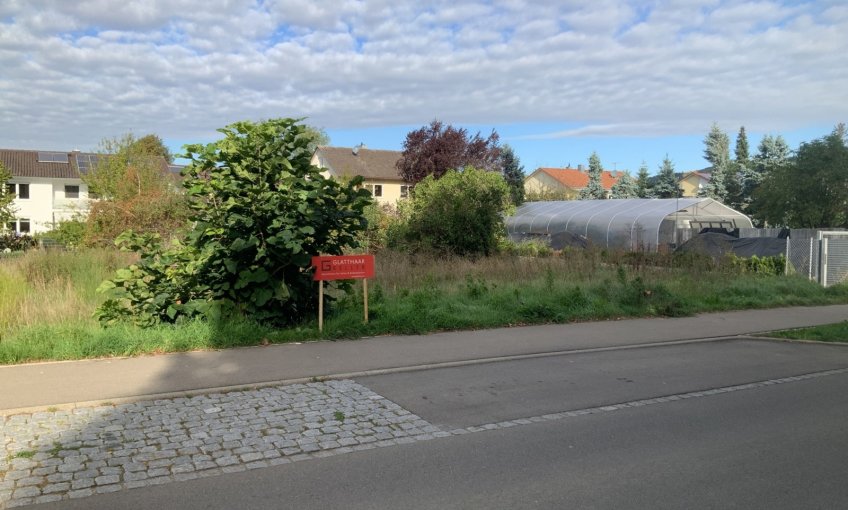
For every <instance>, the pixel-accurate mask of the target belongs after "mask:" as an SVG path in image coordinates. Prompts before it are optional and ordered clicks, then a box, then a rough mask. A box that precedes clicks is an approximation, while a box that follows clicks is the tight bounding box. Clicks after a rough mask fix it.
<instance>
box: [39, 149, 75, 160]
mask: <svg viewBox="0 0 848 510" xmlns="http://www.w3.org/2000/svg"><path fill="white" fill-rule="evenodd" d="M38 162H39V163H67V162H68V153H67V152H46V151H44V152H39V153H38Z"/></svg>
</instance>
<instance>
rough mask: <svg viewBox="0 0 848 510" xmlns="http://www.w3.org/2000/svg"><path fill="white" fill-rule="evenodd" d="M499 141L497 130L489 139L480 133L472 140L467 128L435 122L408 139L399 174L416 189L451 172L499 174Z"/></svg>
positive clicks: (399, 162)
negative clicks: (426, 180) (469, 170)
mask: <svg viewBox="0 0 848 510" xmlns="http://www.w3.org/2000/svg"><path fill="white" fill-rule="evenodd" d="M498 141H499V137H498V134H497V133H496V132H495V131H494V130H492V134H490V135H489V137H488V138H482V137H481V136H480V133H479V132H478V133H477V134H475V135H474V136H469V135H468V131H466V130H465V128H459V129H457V128H455V127H453V126H451V125H447V126H445V125H444V124H442V122H441V121H438V120H434V121H433V122H431V123H430V125H429V126H424V127H422V128H421V129H417V130H415V131H411V132H410V133H408V134H407V135H406V139H405V140H404V142H403V152H402V153H401V157H400V159H399V160H398V162H397V169H398V174H399V175H400V176H401V177H402V178H403V180H404V181H406V182H409V183H411V184H412V185H415V184H417V183H418V182H420V181H421V180H422V179H424V178H425V177H426V176H428V175H432V176H433V177H435V178H436V179H438V178H439V177H441V176H443V175H444V174H445V173H446V172H447V171H448V170H456V169H462V168H465V167H467V166H472V167H474V168H478V169H481V170H487V171H498V172H499V171H501V167H500V163H501V161H500V157H499V156H500V148H499V146H498Z"/></svg>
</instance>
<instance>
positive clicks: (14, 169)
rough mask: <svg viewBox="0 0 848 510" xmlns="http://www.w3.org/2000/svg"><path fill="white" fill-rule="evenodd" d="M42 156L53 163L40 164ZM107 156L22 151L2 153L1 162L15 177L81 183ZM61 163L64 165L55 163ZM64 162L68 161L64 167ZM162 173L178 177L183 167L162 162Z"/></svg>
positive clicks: (0, 155) (10, 150) (91, 153)
mask: <svg viewBox="0 0 848 510" xmlns="http://www.w3.org/2000/svg"><path fill="white" fill-rule="evenodd" d="M40 155H44V156H47V157H51V159H53V162H46V161H43V160H42V161H39V159H40ZM103 157H108V155H104V154H97V153H94V152H79V151H72V152H62V151H39V150H21V149H0V162H2V163H3V165H4V166H5V167H6V168H8V169H9V172H10V173H11V174H12V177H42V178H47V179H81V178H82V177H81V174H86V173H88V171H89V170H91V168H93V167H94V166H95V165H96V164H97V161H98V159H99V158H103ZM57 160H61V161H63V162H56V161H57ZM64 161H67V163H65V162H64ZM162 168H163V170H169V172H170V173H172V174H176V175H179V173H180V170H182V165H174V164H169V163H168V162H167V161H165V160H164V158H163V159H162Z"/></svg>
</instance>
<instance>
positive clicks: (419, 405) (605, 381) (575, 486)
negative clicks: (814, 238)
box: [39, 340, 848, 509]
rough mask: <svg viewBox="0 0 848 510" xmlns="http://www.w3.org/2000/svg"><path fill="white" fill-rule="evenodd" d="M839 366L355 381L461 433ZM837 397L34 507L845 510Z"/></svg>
mask: <svg viewBox="0 0 848 510" xmlns="http://www.w3.org/2000/svg"><path fill="white" fill-rule="evenodd" d="M845 367H848V348H845V347H838V346H824V345H810V344H807V345H803V344H787V343H776V342H764V341H746V340H739V341H725V342H715V343H710V344H691V345H675V346H665V347H654V348H645V349H627V350H622V351H607V352H599V353H586V354H572V355H560V356H553V357H548V358H537V359H531V360H520V361H509V362H501V363H490V364H485V365H480V366H476V367H461V368H451V369H438V370H428V371H421V372H410V373H405V374H392V375H384V376H376V377H368V378H362V379H359V380H358V382H360V383H362V384H364V385H366V386H368V387H371V388H372V389H375V390H376V391H378V392H379V393H381V394H382V395H384V396H386V397H388V398H390V399H392V400H395V401H396V402H398V403H400V404H401V405H403V406H405V407H407V408H408V409H410V410H412V411H413V412H416V413H419V414H420V415H421V416H422V417H423V418H425V419H427V420H429V421H431V422H434V423H440V424H443V425H445V426H456V425H467V424H473V423H487V422H492V421H496V420H502V419H511V418H514V417H518V416H523V417H530V416H538V415H541V414H545V413H549V412H553V411H565V410H570V409H581V408H585V407H590V406H599V405H607V404H609V403H612V402H627V401H631V400H633V399H644V398H651V397H659V396H665V395H675V394H680V393H685V392H690V391H701V390H706V389H710V388H721V387H727V386H732V385H737V384H743V383H749V382H756V381H765V380H771V379H779V378H785V377H789V376H796V375H800V374H810V373H815V372H820V371H825V370H833V369H838V368H845ZM846 385H848V373H838V374H831V375H826V376H823V377H816V378H809V379H803V380H797V381H790V382H783V383H781V384H774V385H768V386H758V387H754V388H751V389H744V390H739V391H733V392H728V393H719V394H711V395H699V396H698V397H697V398H687V399H682V400H674V401H667V402H661V403H655V404H652V405H647V406H641V407H628V408H623V409H618V410H615V411H612V412H603V413H598V414H588V415H581V416H571V417H566V418H563V419H559V420H556V421H546V422H541V423H531V424H528V425H519V426H515V427H511V428H507V429H499V430H489V431H482V432H476V433H471V434H466V435H462V436H453V437H449V438H444V439H435V440H431V441H426V442H418V443H415V444H411V445H402V446H395V447H388V448H380V449H375V450H369V451H362V452H354V453H349V454H343V455H338V456H334V457H329V458H325V459H319V460H309V461H303V462H298V463H295V464H288V465H283V466H278V467H273V468H267V469H260V470H255V471H249V472H245V473H237V474H232V475H226V476H220V477H215V478H205V479H200V480H192V481H189V482H182V483H173V484H168V485H162V486H156V487H149V488H144V489H136V490H130V491H123V492H119V493H113V494H105V495H101V496H95V497H91V498H85V499H82V500H72V501H67V502H61V503H56V504H47V505H43V506H41V507H39V508H44V509H50V508H55V509H148V508H163V509H164V508H182V509H201V508H204V509H207V508H222V509H223V508H246V509H266V508H267V509H272V508H273V509H280V508H296V509H310V508H322V509H325V508H344V509H366V508H392V509H395V508H434V509H435V508H438V509H444V508H463V509H466V508H481V509H482V508H486V509H493V508H504V509H516V508H557V509H560V508H581V509H583V508H610V509H613V508H614V509H621V508H628V509H632V508H639V509H641V508H645V509H662V508H675V509H677V508H698V509H700V508H717V509H718V508H720V509H728V508H744V509H759V508H762V509H784V508H785V509H798V508H804V509H818V508H821V509H835V508H845V507H848V484H846V483H845V480H846V479H848V463H845V462H844V456H845V453H846V452H848V433H846V432H848V392H846V391H845V388H846ZM423 397H427V398H423Z"/></svg>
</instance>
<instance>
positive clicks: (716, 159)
mask: <svg viewBox="0 0 848 510" xmlns="http://www.w3.org/2000/svg"><path fill="white" fill-rule="evenodd" d="M704 159H706V160H707V161H709V162H710V165H711V166H712V172H711V174H710V182H709V183H708V184H707V185H706V186H705V187H704V189H703V190H702V192H701V193H699V194H700V195H703V196H707V197H710V198H714V199H716V200H720V201H722V202H725V201H727V175H728V173H729V171H730V138H729V137H728V136H727V133H725V132H724V131H722V130H721V128H720V127H718V124H717V123H715V122H713V126H712V128H711V129H710V132H709V134H707V137H706V138H704Z"/></svg>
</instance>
